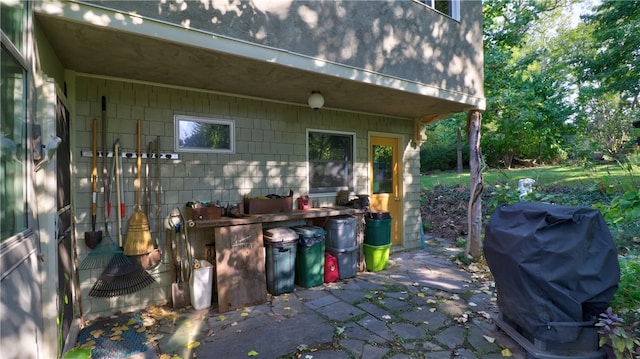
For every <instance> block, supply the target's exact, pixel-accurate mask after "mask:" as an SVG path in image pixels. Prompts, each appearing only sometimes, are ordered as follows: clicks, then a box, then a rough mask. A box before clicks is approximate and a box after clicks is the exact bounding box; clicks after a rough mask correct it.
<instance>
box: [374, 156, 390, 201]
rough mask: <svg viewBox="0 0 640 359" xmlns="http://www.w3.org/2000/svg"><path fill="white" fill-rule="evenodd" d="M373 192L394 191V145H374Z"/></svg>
mask: <svg viewBox="0 0 640 359" xmlns="http://www.w3.org/2000/svg"><path fill="white" fill-rule="evenodd" d="M373 193H374V194H380V193H393V147H391V146H373Z"/></svg>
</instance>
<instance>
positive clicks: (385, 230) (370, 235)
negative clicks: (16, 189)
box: [364, 212, 391, 246]
mask: <svg viewBox="0 0 640 359" xmlns="http://www.w3.org/2000/svg"><path fill="white" fill-rule="evenodd" d="M364 243H366V244H368V245H371V246H385V245H387V244H390V243H391V216H390V215H389V212H372V213H369V214H367V215H366V216H365V230H364Z"/></svg>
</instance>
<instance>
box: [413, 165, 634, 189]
mask: <svg viewBox="0 0 640 359" xmlns="http://www.w3.org/2000/svg"><path fill="white" fill-rule="evenodd" d="M522 178H533V179H534V180H536V185H537V186H542V187H548V186H562V187H573V188H575V187H582V188H590V187H593V186H599V187H602V186H612V187H614V188H617V189H626V188H637V187H638V185H640V170H639V169H638V166H634V167H633V168H632V169H631V170H629V169H624V168H622V167H621V166H619V165H618V164H604V165H598V166H593V167H590V168H587V167H585V166H544V167H534V168H519V169H510V170H506V169H488V170H485V171H484V172H483V179H484V183H485V185H487V186H494V185H496V184H509V185H511V186H512V187H516V186H517V185H518V180H519V179H522ZM420 183H421V184H422V187H423V188H425V189H429V188H433V187H435V186H437V185H443V186H456V185H462V186H464V187H468V186H469V173H468V172H466V173H456V172H455V171H447V172H437V173H431V174H429V175H424V176H422V177H421V179H420ZM629 186H633V187H629Z"/></svg>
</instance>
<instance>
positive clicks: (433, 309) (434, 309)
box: [429, 308, 437, 313]
mask: <svg viewBox="0 0 640 359" xmlns="http://www.w3.org/2000/svg"><path fill="white" fill-rule="evenodd" d="M436 310H437V309H436V308H431V309H429V311H430V312H431V313H433V312H435V311H436Z"/></svg>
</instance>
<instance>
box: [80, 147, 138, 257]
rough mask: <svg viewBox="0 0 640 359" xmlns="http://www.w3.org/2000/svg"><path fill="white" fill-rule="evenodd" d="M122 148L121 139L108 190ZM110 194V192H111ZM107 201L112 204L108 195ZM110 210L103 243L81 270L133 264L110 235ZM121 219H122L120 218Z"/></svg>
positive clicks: (99, 244)
mask: <svg viewBox="0 0 640 359" xmlns="http://www.w3.org/2000/svg"><path fill="white" fill-rule="evenodd" d="M119 147H120V139H116V140H115V142H114V143H113V152H114V156H113V164H112V166H111V168H110V170H109V174H110V176H109V181H108V182H109V184H108V185H107V187H108V188H111V187H112V183H113V182H114V180H115V169H116V167H118V153H119ZM118 189H119V188H118ZM109 192H110V191H109ZM105 196H106V197H107V201H108V202H109V203H110V202H111V198H110V196H108V195H105ZM110 217H111V216H110V214H109V210H108V208H107V209H105V222H104V235H103V238H102V241H101V242H100V243H98V245H97V246H96V247H95V248H94V249H93V250H92V251H91V252H89V254H88V255H87V256H86V257H84V259H83V260H82V262H81V263H80V269H95V268H102V267H104V266H106V265H110V266H120V265H128V264H131V261H130V260H129V257H127V256H125V255H124V253H123V252H122V248H120V246H119V245H118V244H117V243H116V242H114V241H113V239H111V235H110V234H109V218H110ZM118 219H120V217H119V218H118Z"/></svg>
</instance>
